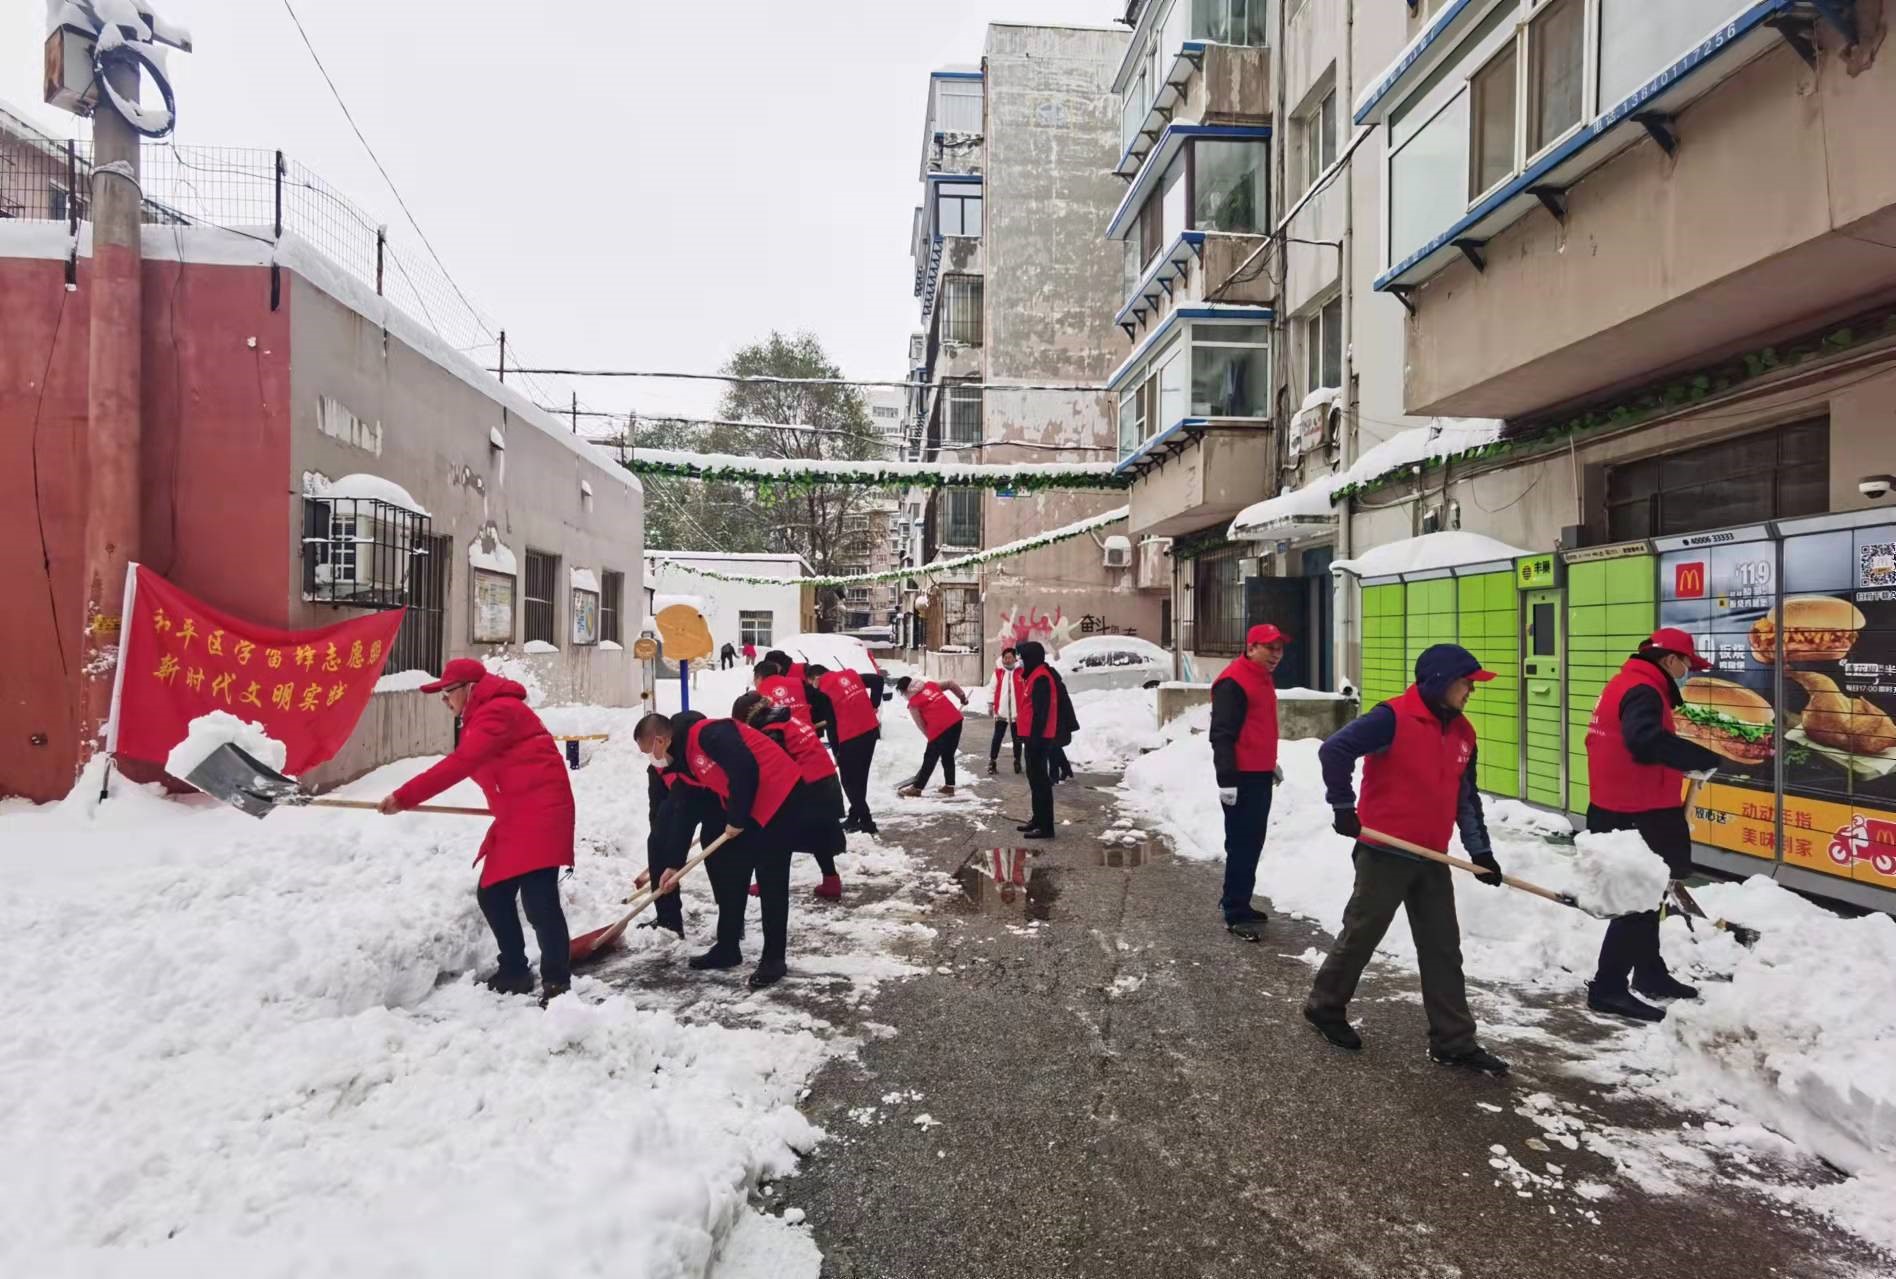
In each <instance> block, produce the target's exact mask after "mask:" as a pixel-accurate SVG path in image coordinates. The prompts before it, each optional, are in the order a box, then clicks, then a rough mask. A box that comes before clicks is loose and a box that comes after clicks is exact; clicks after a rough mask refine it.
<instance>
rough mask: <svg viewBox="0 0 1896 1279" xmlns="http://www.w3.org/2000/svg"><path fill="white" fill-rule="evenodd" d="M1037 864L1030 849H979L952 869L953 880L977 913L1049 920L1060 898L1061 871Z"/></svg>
mask: <svg viewBox="0 0 1896 1279" xmlns="http://www.w3.org/2000/svg"><path fill="white" fill-rule="evenodd" d="M1039 862H1040V854H1039V853H1038V852H1036V851H1035V850H1033V849H1031V848H979V849H976V850H975V851H974V852H972V853H969V854H968V856H967V859H966V860H965V861H963V862H962V863H961V865H960V866H959V867H958V868H957V869H956V870H955V881H956V882H957V883H959V884H960V885H961V891H962V894H963V896H964V897H965V898H966V900H967V902H968V904H969V905H970V906H972V907H973V908H974V909H975V910H977V911H983V912H986V913H989V914H995V915H1006V914H1013V913H1014V912H1015V911H1020V912H1022V913H1024V914H1025V916H1026V917H1027V918H1028V919H1049V918H1051V917H1052V915H1053V904H1054V902H1056V901H1058V900H1059V898H1060V879H1059V876H1060V871H1059V869H1058V868H1057V867H1053V866H1043V865H1040V864H1039Z"/></svg>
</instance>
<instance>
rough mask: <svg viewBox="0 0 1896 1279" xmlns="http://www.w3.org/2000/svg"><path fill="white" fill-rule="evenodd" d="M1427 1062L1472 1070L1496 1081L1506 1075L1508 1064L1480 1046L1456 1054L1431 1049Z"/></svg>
mask: <svg viewBox="0 0 1896 1279" xmlns="http://www.w3.org/2000/svg"><path fill="white" fill-rule="evenodd" d="M1429 1060H1430V1061H1432V1062H1434V1063H1435V1064H1436V1065H1438V1066H1454V1067H1455V1068H1456V1069H1458V1070H1472V1071H1474V1072H1475V1073H1476V1074H1479V1075H1493V1076H1494V1077H1495V1078H1496V1079H1499V1078H1501V1077H1502V1076H1503V1075H1505V1074H1507V1073H1508V1064H1507V1063H1506V1062H1505V1061H1502V1060H1501V1059H1500V1058H1499V1057H1497V1056H1495V1055H1494V1054H1493V1053H1491V1052H1489V1051H1488V1050H1487V1049H1486V1048H1483V1047H1482V1046H1481V1045H1480V1044H1476V1045H1475V1046H1474V1047H1473V1048H1469V1049H1466V1050H1465V1051H1463V1052H1458V1053H1450V1052H1443V1051H1442V1050H1441V1049H1439V1048H1431V1049H1429Z"/></svg>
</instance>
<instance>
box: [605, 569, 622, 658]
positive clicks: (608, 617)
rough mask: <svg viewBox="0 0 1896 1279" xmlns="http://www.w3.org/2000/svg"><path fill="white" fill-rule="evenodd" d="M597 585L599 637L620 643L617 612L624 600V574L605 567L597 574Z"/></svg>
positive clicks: (620, 636)
mask: <svg viewBox="0 0 1896 1279" xmlns="http://www.w3.org/2000/svg"><path fill="white" fill-rule="evenodd" d="M599 585H600V594H599V638H600V639H601V640H609V641H611V642H612V643H614V644H622V643H624V642H625V640H624V637H623V635H622V634H621V632H620V630H619V614H620V611H621V609H622V608H623V606H624V601H625V574H624V573H614V572H613V571H612V570H611V569H607V570H606V571H605V572H604V573H601V574H600V575H599Z"/></svg>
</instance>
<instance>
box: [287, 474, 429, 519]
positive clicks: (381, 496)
mask: <svg viewBox="0 0 1896 1279" xmlns="http://www.w3.org/2000/svg"><path fill="white" fill-rule="evenodd" d="M303 479H304V483H303V491H304V492H305V493H306V494H307V495H308V496H310V497H327V498H342V499H351V498H352V499H354V500H356V501H361V502H387V503H388V504H389V505H390V506H399V507H401V508H402V509H403V510H406V511H413V512H414V513H415V514H417V515H426V514H428V511H427V508H425V507H423V506H422V504H421V503H420V502H417V501H416V500H415V497H414V494H412V493H410V492H409V491H408V490H407V489H405V488H403V487H402V486H401V485H399V484H397V483H396V482H395V481H394V480H390V479H384V478H383V477H382V476H380V475H368V474H365V473H360V472H358V473H357V474H355V475H345V476H343V477H342V478H341V479H339V480H330V479H325V478H324V477H322V476H321V475H317V474H314V473H311V474H308V475H305V476H304V477H303Z"/></svg>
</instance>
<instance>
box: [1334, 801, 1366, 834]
mask: <svg viewBox="0 0 1896 1279" xmlns="http://www.w3.org/2000/svg"><path fill="white" fill-rule="evenodd" d="M1330 829H1331V830H1333V831H1335V832H1336V833H1337V834H1339V835H1341V836H1342V837H1343V838H1344V839H1355V838H1356V837H1357V836H1359V835H1361V834H1362V833H1363V822H1362V819H1361V818H1359V817H1357V815H1356V810H1355V809H1354V808H1339V809H1337V810H1336V816H1335V817H1334V818H1332V819H1331V821H1330Z"/></svg>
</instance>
